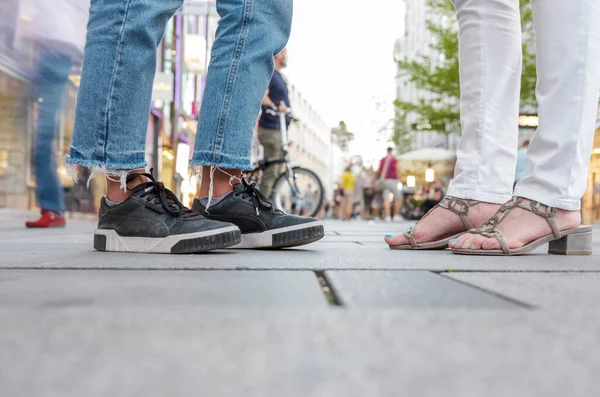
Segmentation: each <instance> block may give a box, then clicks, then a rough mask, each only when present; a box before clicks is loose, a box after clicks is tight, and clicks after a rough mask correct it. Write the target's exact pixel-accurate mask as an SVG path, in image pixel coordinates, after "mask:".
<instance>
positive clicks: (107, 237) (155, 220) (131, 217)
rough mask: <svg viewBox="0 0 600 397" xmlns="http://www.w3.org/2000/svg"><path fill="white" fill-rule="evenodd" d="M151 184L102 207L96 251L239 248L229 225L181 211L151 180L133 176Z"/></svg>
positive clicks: (185, 251)
mask: <svg viewBox="0 0 600 397" xmlns="http://www.w3.org/2000/svg"><path fill="white" fill-rule="evenodd" d="M139 176H145V177H146V178H148V179H149V180H150V182H146V183H142V184H140V185H138V186H136V187H134V188H133V189H131V191H132V192H133V195H132V196H131V197H129V198H128V199H127V200H125V201H123V202H122V203H119V204H117V205H115V206H109V205H108V203H107V202H106V198H105V197H104V198H102V200H101V203H100V211H99V212H100V220H99V222H98V229H97V230H96V234H95V235H94V248H95V249H97V250H98V251H118V252H151V253H171V254H195V253H199V252H205V251H210V250H215V249H220V248H227V247H230V246H232V245H236V244H238V243H239V242H240V241H241V233H240V230H239V228H238V227H237V226H235V225H233V224H231V223H222V222H216V221H211V220H208V219H206V218H205V217H203V216H202V215H201V214H199V213H197V212H195V211H192V210H190V209H188V208H186V207H184V206H183V204H181V203H180V202H179V200H178V199H177V197H176V196H175V195H174V194H173V193H172V192H171V191H170V190H168V189H166V188H165V186H164V185H163V184H162V183H159V182H156V180H155V179H154V178H153V177H152V175H150V174H145V173H143V174H141V173H140V174H138V173H134V174H130V175H129V176H128V177H127V183H129V182H130V181H132V180H134V179H135V178H137V177H139Z"/></svg>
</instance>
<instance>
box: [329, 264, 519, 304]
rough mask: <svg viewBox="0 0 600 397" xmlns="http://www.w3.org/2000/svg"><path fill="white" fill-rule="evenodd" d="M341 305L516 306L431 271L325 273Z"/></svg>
mask: <svg viewBox="0 0 600 397" xmlns="http://www.w3.org/2000/svg"><path fill="white" fill-rule="evenodd" d="M325 277H326V279H327V281H328V282H329V285H330V286H331V287H332V289H333V291H334V293H335V295H336V296H337V297H338V299H339V301H340V303H341V304H343V305H347V306H349V307H355V306H357V307H373V308H399V307H401V308H423V309H432V308H473V309H481V308H497V309H517V308H520V306H519V305H517V304H515V303H513V302H509V301H507V300H505V299H502V298H499V297H497V296H493V295H491V294H486V293H484V292H482V291H480V290H479V289H476V288H471V287H468V286H465V285H463V284H461V283H457V282H455V281H452V280H449V279H448V278H445V277H441V276H439V275H437V274H434V273H431V272H423V271H326V272H325Z"/></svg>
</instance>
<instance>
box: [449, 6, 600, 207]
mask: <svg viewBox="0 0 600 397" xmlns="http://www.w3.org/2000/svg"><path fill="white" fill-rule="evenodd" d="M454 4H455V6H456V9H457V14H458V20H459V38H460V65H461V66H460V68H461V69H460V78H461V92H462V93H461V123H462V128H463V137H462V139H461V142H460V145H459V148H458V161H457V165H456V175H455V179H454V180H453V182H452V183H451V185H450V187H449V190H448V195H450V196H456V197H460V198H466V199H476V200H481V201H485V202H490V203H503V202H505V201H507V200H508V199H510V197H511V196H512V195H513V192H512V190H513V189H512V184H513V180H514V170H515V166H516V152H517V145H518V142H517V140H518V124H517V123H518V122H517V120H518V113H519V91H520V73H521V62H522V61H521V27H520V16H519V1H518V0H454ZM532 5H533V11H534V22H535V29H536V54H537V59H538V88H537V96H538V104H539V116H540V126H539V128H538V131H537V132H536V134H535V136H534V138H533V139H532V142H531V145H530V147H529V151H528V158H529V166H528V172H527V176H526V177H525V178H524V179H523V180H522V181H521V182H520V183H519V184H518V185H517V188H516V190H515V195H517V196H523V197H526V198H529V199H532V200H536V201H540V202H541V203H543V204H546V205H549V206H553V207H557V208H561V209H565V210H578V209H579V208H580V199H581V197H582V196H583V193H584V192H585V189H586V182H587V169H588V164H589V159H590V156H591V149H592V142H593V135H594V126H595V121H596V114H597V110H598V96H599V94H600V23H599V22H598V18H600V0H570V1H564V0H533V1H532Z"/></svg>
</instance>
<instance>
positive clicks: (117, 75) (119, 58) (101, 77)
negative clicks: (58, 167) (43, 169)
mask: <svg viewBox="0 0 600 397" xmlns="http://www.w3.org/2000/svg"><path fill="white" fill-rule="evenodd" d="M182 4H183V0H92V2H91V7H90V20H89V23H88V33H87V40H86V45H85V57H84V61H83V72H82V76H81V85H80V88H79V95H78V98H77V110H76V115H75V130H74V136H73V142H72V145H71V155H70V157H69V158H67V163H69V164H81V165H84V166H87V167H101V168H103V169H106V170H132V169H139V168H143V167H145V166H146V165H147V164H146V160H145V155H144V154H145V144H146V131H147V127H148V117H149V114H150V105H151V100H152V85H153V83H154V74H155V71H156V47H157V46H158V44H159V43H160V40H161V38H162V36H163V33H164V30H165V25H166V23H167V21H168V20H169V18H171V16H173V14H174V13H175V11H177V9H178V8H179V7H181V5H182Z"/></svg>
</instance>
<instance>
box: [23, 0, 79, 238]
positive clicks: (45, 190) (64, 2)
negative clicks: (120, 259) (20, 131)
mask: <svg viewBox="0 0 600 397" xmlns="http://www.w3.org/2000/svg"><path fill="white" fill-rule="evenodd" d="M89 5H90V4H89V1H87V4H86V2H85V1H80V0H38V1H37V2H36V4H35V8H34V10H33V11H34V12H33V22H32V23H31V25H28V26H27V27H26V28H25V29H24V35H25V36H26V37H27V38H28V39H29V40H30V41H31V42H32V44H33V45H35V60H36V64H35V70H34V72H33V75H32V76H31V81H32V82H33V86H34V87H35V90H34V95H33V97H32V98H31V99H32V101H33V102H37V104H38V119H37V130H36V135H35V137H36V138H35V153H34V159H35V180H36V196H37V201H38V204H39V206H40V208H41V209H42V216H41V218H40V219H38V220H37V221H35V222H26V224H25V225H26V226H27V227H36V228H38V227H64V226H65V218H64V216H63V215H64V213H65V211H66V206H65V195H64V191H63V187H62V185H61V183H60V181H59V178H58V175H57V173H56V155H55V152H54V150H53V148H52V146H53V144H52V143H53V141H54V139H55V137H56V135H57V131H58V128H57V122H56V120H57V115H58V114H59V113H60V109H61V107H62V102H63V97H64V92H65V88H66V87H67V84H69V73H70V72H71V69H72V67H73V65H74V64H80V63H81V62H82V59H83V49H84V44H85V33H86V30H87V29H86V26H87V20H88V14H89V11H88V9H89Z"/></svg>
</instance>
